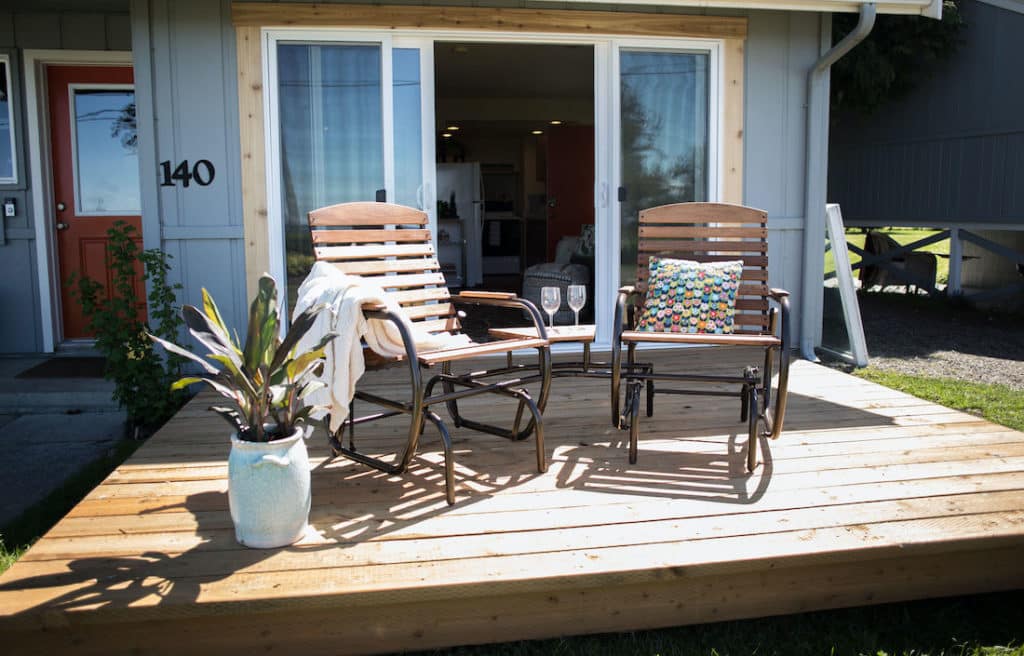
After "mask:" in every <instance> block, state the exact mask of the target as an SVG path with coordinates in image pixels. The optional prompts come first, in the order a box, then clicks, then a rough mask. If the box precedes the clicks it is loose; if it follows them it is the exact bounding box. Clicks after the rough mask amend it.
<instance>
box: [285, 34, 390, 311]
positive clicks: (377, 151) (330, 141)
mask: <svg viewBox="0 0 1024 656" xmlns="http://www.w3.org/2000/svg"><path fill="white" fill-rule="evenodd" d="M277 70H278V99H279V103H280V107H279V120H280V134H281V192H282V199H281V200H282V208H281V209H282V214H283V218H284V230H285V235H284V237H285V255H286V257H287V263H286V265H287V272H288V298H289V300H291V301H293V300H294V298H295V292H296V290H297V289H298V286H299V284H300V283H301V282H302V279H303V278H305V276H306V274H307V273H308V272H309V269H310V267H311V266H312V264H313V246H312V242H311V240H310V236H309V227H308V224H307V223H306V214H307V213H308V212H309V211H310V210H313V209H316V208H318V207H323V206H325V205H334V204H335V203H345V202H350V201H357V200H368V201H372V200H374V198H375V193H376V190H377V189H383V188H384V151H383V140H382V139H383V137H382V135H383V125H382V116H383V105H382V97H381V48H380V46H379V45H377V44H367V45H361V44H339V45H318V44H294V43H282V44H280V45H278V48H277Z"/></svg>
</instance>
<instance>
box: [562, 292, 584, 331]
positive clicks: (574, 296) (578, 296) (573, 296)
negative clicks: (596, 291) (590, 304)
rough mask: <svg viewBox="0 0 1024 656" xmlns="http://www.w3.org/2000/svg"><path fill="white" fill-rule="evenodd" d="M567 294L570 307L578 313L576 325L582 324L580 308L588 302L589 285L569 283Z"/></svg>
mask: <svg viewBox="0 0 1024 656" xmlns="http://www.w3.org/2000/svg"><path fill="white" fill-rule="evenodd" d="M565 296H566V300H567V301H568V302H569V307H570V308H572V311H573V312H575V313H576V326H577V327H578V326H579V325H580V310H582V309H583V306H584V305H586V304H587V287H586V285H569V289H568V290H567V291H566V295H565Z"/></svg>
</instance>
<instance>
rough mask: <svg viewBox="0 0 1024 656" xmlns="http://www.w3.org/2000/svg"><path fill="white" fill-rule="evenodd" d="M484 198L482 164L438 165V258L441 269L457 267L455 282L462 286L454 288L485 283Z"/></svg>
mask: <svg viewBox="0 0 1024 656" xmlns="http://www.w3.org/2000/svg"><path fill="white" fill-rule="evenodd" d="M483 197H484V194H483V179H482V178H481V177H480V163H479V162H458V163H444V164H438V165H437V205H438V213H437V232H438V236H439V237H438V259H439V260H440V262H441V265H442V267H443V266H444V265H446V264H454V265H455V270H456V274H455V276H454V279H455V280H456V281H457V282H460V283H462V284H461V285H460V284H453V285H452V286H458V287H463V286H464V287H476V286H477V285H480V284H482V283H483V225H484V203H483ZM442 232H443V233H444V234H445V235H446V236H447V237H448V240H447V241H442V239H441V238H440V237H441V234H442ZM446 260H447V261H446Z"/></svg>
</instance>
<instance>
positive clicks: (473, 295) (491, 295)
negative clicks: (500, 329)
mask: <svg viewBox="0 0 1024 656" xmlns="http://www.w3.org/2000/svg"><path fill="white" fill-rule="evenodd" d="M449 300H450V301H451V302H452V303H466V304H470V305H489V306H492V307H505V308H515V309H520V310H523V311H525V312H526V313H527V314H529V315H530V318H531V319H533V327H534V328H536V329H537V336H538V337H540V338H541V339H547V338H548V331H547V330H546V329H545V328H544V319H543V317H541V315H540V310H538V309H537V306H536V305H534V304H533V303H531V302H530V301H528V300H526V299H525V298H519V297H518V296H516V295H515V294H514V293H512V292H473V291H470V292H461V293H459V294H454V295H453V296H452V297H451V299H449Z"/></svg>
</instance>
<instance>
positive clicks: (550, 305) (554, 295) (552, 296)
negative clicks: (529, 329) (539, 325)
mask: <svg viewBox="0 0 1024 656" xmlns="http://www.w3.org/2000/svg"><path fill="white" fill-rule="evenodd" d="M561 304H562V295H561V291H560V290H559V289H558V287H541V288H540V306H541V307H542V308H544V311H545V312H547V313H548V325H549V327H551V328H554V327H555V312H557V311H558V306H559V305H561Z"/></svg>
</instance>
